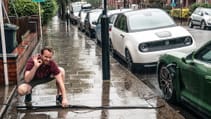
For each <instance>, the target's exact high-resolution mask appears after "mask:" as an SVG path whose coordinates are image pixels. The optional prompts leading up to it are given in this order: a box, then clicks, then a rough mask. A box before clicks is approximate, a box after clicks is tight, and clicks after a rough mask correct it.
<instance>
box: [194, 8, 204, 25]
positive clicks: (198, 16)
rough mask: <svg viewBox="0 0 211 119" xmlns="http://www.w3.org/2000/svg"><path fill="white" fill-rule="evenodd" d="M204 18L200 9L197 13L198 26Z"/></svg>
mask: <svg viewBox="0 0 211 119" xmlns="http://www.w3.org/2000/svg"><path fill="white" fill-rule="evenodd" d="M202 16H203V10H202V9H199V11H198V12H197V14H196V16H195V21H196V24H197V25H200V24H201V21H202V18H203V17H202Z"/></svg>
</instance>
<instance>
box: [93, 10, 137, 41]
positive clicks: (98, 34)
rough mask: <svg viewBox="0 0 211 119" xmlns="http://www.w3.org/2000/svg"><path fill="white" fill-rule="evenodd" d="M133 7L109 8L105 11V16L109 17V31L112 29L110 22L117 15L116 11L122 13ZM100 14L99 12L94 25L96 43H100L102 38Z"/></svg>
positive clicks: (111, 22)
mask: <svg viewBox="0 0 211 119" xmlns="http://www.w3.org/2000/svg"><path fill="white" fill-rule="evenodd" d="M132 10H133V9H129V8H124V9H115V10H109V11H108V13H107V16H108V18H109V32H110V30H111V29H112V24H113V22H114V20H115V18H116V16H117V14H118V13H122V12H126V11H132ZM102 15H103V14H101V15H100V16H99V17H98V20H97V22H96V23H95V24H96V27H95V32H96V43H98V44H101V43H102V40H101V19H102Z"/></svg>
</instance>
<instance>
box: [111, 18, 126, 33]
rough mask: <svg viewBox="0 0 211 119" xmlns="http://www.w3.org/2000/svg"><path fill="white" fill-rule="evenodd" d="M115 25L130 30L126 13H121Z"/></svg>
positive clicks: (123, 29)
mask: <svg viewBox="0 0 211 119" xmlns="http://www.w3.org/2000/svg"><path fill="white" fill-rule="evenodd" d="M114 26H115V27H116V28H118V29H120V30H122V31H125V32H128V28H127V19H126V17H125V16H124V15H119V16H118V17H117V20H116V22H115V24H114Z"/></svg>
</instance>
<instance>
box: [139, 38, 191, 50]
mask: <svg viewBox="0 0 211 119" xmlns="http://www.w3.org/2000/svg"><path fill="white" fill-rule="evenodd" d="M192 43H193V39H192V38H191V37H190V36H186V37H179V38H174V39H165V40H162V41H154V42H145V43H141V44H139V50H140V51H141V52H152V51H159V50H167V49H174V48H180V47H185V46H189V45H191V44H192Z"/></svg>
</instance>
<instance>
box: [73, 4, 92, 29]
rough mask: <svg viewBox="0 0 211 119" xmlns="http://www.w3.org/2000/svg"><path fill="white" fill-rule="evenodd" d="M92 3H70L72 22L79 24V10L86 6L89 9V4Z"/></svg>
mask: <svg viewBox="0 0 211 119" xmlns="http://www.w3.org/2000/svg"><path fill="white" fill-rule="evenodd" d="M89 5H90V4H88V3H87V2H73V3H71V4H70V6H69V9H70V21H71V23H72V24H75V25H76V24H77V22H78V19H79V17H78V14H79V11H80V10H81V9H82V8H85V9H87V6H89ZM83 6H86V7H83Z"/></svg>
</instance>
